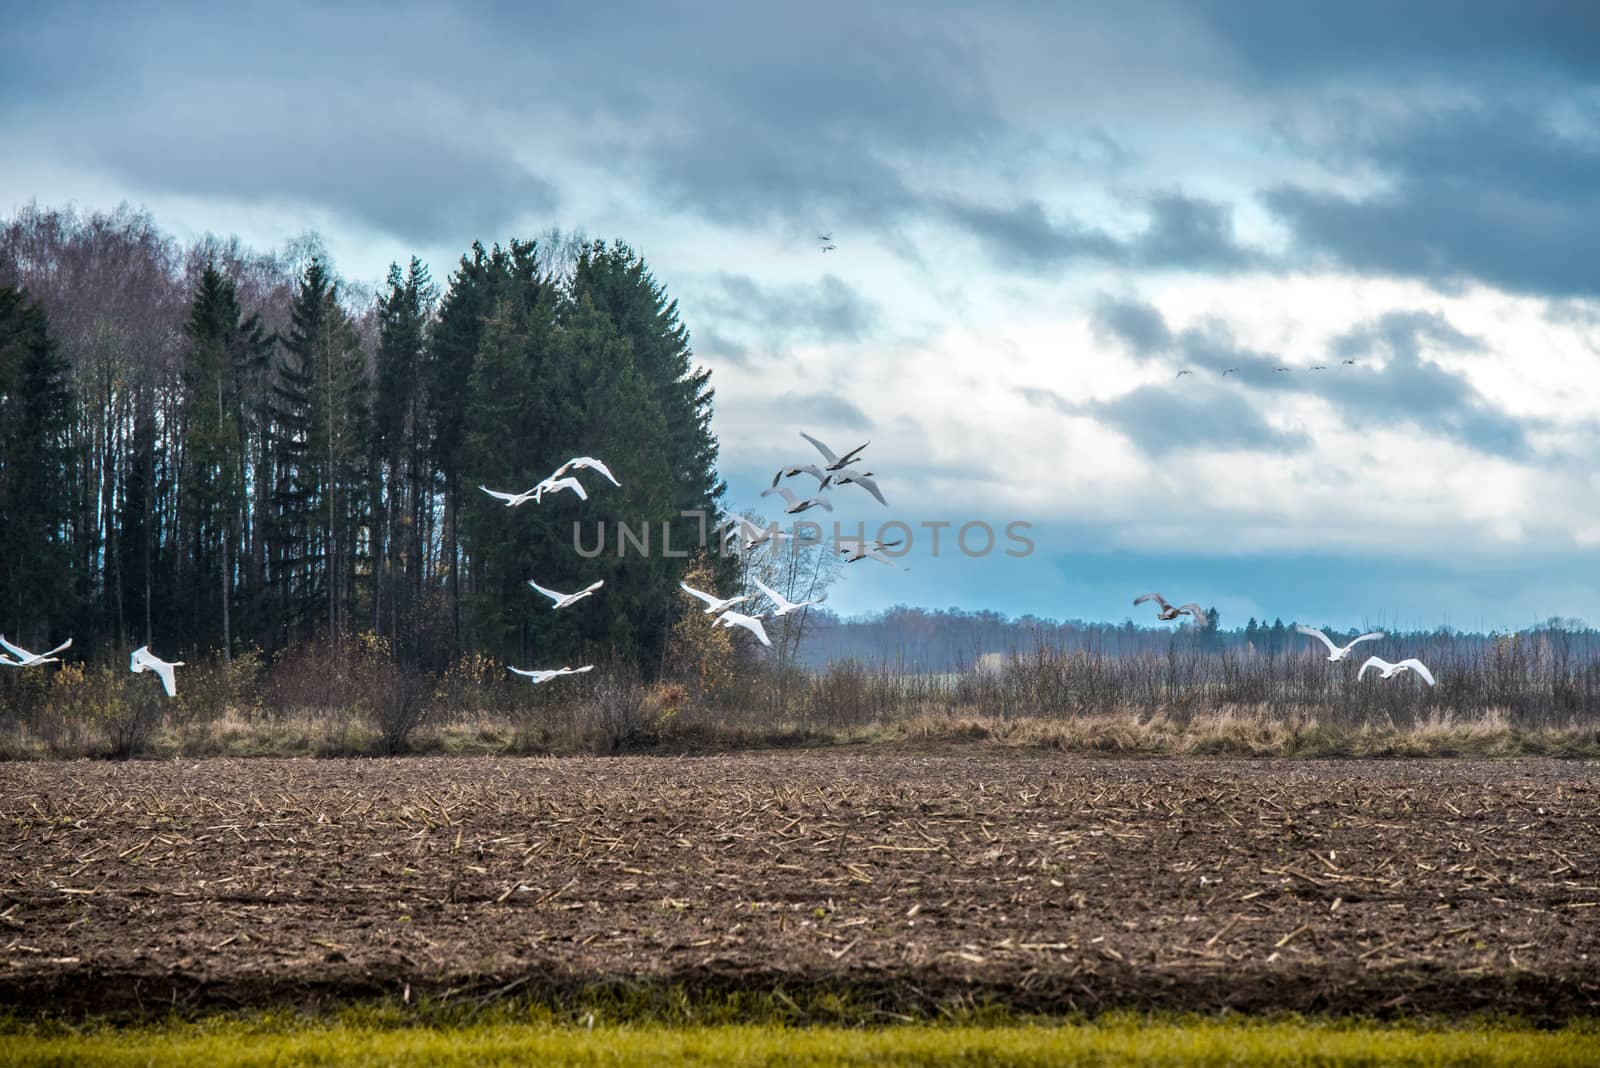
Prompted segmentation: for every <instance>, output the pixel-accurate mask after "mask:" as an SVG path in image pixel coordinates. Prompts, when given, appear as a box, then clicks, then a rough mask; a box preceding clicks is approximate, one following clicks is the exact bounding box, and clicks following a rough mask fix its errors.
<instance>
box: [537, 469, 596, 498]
mask: <svg viewBox="0 0 1600 1068" xmlns="http://www.w3.org/2000/svg"><path fill="white" fill-rule="evenodd" d="M562 490H571V491H572V492H573V493H576V494H577V495H578V500H580V501H586V500H588V499H589V494H588V493H586V492H584V489H583V483H582V482H579V481H578V480H577V479H575V478H572V477H570V476H569V477H567V478H560V477H558V475H551V476H550V477H549V478H547V479H545V480H544V481H543V482H541V483H539V484H538V485H537V486H535V487H533V489H532V491H531V492H532V493H533V500H534V503H535V504H543V503H544V495H545V494H546V493H560V492H561V491H562Z"/></svg>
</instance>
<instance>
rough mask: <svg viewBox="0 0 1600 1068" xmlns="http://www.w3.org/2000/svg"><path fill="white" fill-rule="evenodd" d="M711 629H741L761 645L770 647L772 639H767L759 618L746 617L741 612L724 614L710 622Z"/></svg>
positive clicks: (765, 630)
mask: <svg viewBox="0 0 1600 1068" xmlns="http://www.w3.org/2000/svg"><path fill="white" fill-rule="evenodd" d="M711 625H712V626H713V627H743V628H744V629H745V630H747V631H749V632H750V633H751V634H754V635H755V636H756V638H757V639H758V640H759V641H760V642H761V644H762V645H765V646H767V647H769V648H770V647H771V646H772V639H771V638H769V637H767V628H765V627H763V626H762V625H761V617H760V616H747V615H745V614H744V613H743V612H732V611H729V612H724V613H722V614H721V615H720V616H718V617H717V618H716V619H715V620H713V621H712V623H711Z"/></svg>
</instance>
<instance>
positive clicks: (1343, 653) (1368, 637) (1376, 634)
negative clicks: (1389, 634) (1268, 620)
mask: <svg viewBox="0 0 1600 1068" xmlns="http://www.w3.org/2000/svg"><path fill="white" fill-rule="evenodd" d="M1294 629H1295V630H1297V631H1299V632H1300V633H1301V634H1304V635H1306V636H1307V637H1309V638H1315V639H1317V640H1318V641H1320V642H1321V643H1322V644H1323V645H1326V646H1327V647H1328V663H1330V664H1335V663H1338V662H1339V661H1340V660H1343V659H1344V658H1345V657H1347V656H1349V655H1350V650H1352V649H1354V648H1355V647H1356V643H1357V642H1370V641H1373V640H1374V639H1376V638H1382V637H1385V635H1384V633H1383V631H1381V630H1375V631H1372V632H1371V633H1369V634H1363V635H1362V636H1361V637H1359V638H1354V639H1352V640H1351V642H1350V644H1349V645H1346V646H1344V647H1342V648H1341V647H1340V646H1337V645H1335V644H1333V639H1332V638H1329V637H1328V636H1327V635H1326V634H1324V633H1322V632H1321V631H1320V630H1318V629H1317V628H1316V627H1305V626H1301V625H1300V624H1299V623H1296V624H1295V625H1294Z"/></svg>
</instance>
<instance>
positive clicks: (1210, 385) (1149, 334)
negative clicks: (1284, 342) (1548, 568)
mask: <svg viewBox="0 0 1600 1068" xmlns="http://www.w3.org/2000/svg"><path fill="white" fill-rule="evenodd" d="M1091 321H1092V322H1093V323H1094V328H1095V329H1096V331H1097V333H1099V334H1100V336H1102V337H1106V338H1109V339H1111V340H1114V341H1116V342H1118V343H1120V344H1121V345H1123V346H1124V347H1125V348H1127V349H1128V351H1129V352H1131V353H1132V354H1134V355H1137V356H1140V357H1142V358H1147V359H1148V358H1151V357H1153V356H1159V355H1166V354H1170V356H1171V358H1172V360H1173V364H1174V366H1175V367H1179V368H1183V367H1187V368H1189V369H1191V370H1193V371H1194V372H1195V375H1192V376H1185V377H1184V378H1182V379H1177V380H1175V381H1174V382H1173V383H1172V384H1171V385H1169V386H1162V387H1155V386H1146V387H1143V388H1144V389H1145V390H1150V391H1155V392H1157V393H1175V394H1181V393H1183V391H1185V390H1193V391H1197V397H1198V401H1199V402H1202V403H1206V404H1211V403H1214V400H1213V395H1214V394H1213V390H1214V388H1218V389H1220V388H1231V389H1234V390H1249V391H1250V392H1251V393H1254V394H1266V395H1272V394H1278V395H1287V394H1304V395H1312V396H1317V397H1320V398H1322V399H1323V400H1325V401H1327V402H1328V403H1329V404H1331V405H1333V406H1334V407H1335V408H1336V409H1337V410H1338V411H1339V412H1340V414H1341V415H1342V417H1343V418H1344V419H1345V420H1346V421H1347V422H1349V423H1350V424H1351V425H1352V426H1359V427H1373V426H1382V425H1387V424H1394V423H1403V424H1409V425H1412V426H1415V427H1417V428H1418V429H1420V430H1422V431H1424V432H1425V433H1430V434H1436V435H1439V436H1442V437H1445V438H1449V439H1451V440H1453V441H1457V442H1459V443H1461V444H1464V445H1467V446H1469V447H1470V448H1473V449H1476V450H1478V451H1479V452H1482V453H1485V454H1487V455H1493V456H1504V457H1508V458H1512V459H1522V458H1526V457H1527V456H1528V455H1529V452H1530V445H1529V442H1528V432H1529V431H1530V430H1534V429H1537V428H1539V427H1540V426H1541V425H1542V424H1541V423H1539V422H1538V421H1536V420H1522V419H1518V418H1516V417H1514V416H1512V415H1509V414H1507V413H1506V412H1504V411H1502V410H1501V409H1499V408H1498V407H1496V406H1495V405H1494V403H1493V402H1492V401H1491V400H1490V399H1489V398H1487V397H1484V396H1483V395H1482V394H1480V393H1479V392H1478V391H1477V390H1476V389H1474V388H1473V387H1472V385H1471V384H1470V383H1469V382H1468V381H1467V380H1466V378H1464V377H1463V376H1461V375H1459V374H1456V373H1455V372H1453V371H1450V370H1447V369H1446V368H1444V367H1441V366H1440V365H1439V364H1437V363H1435V362H1433V361H1432V360H1430V359H1429V358H1428V357H1427V352H1428V351H1429V350H1430V349H1437V350H1445V351H1451V352H1482V351H1483V343H1482V342H1481V341H1480V340H1478V339H1477V338H1475V337H1473V336H1471V335H1469V334H1466V333H1463V332H1462V331H1461V330H1459V329H1457V328H1456V327H1455V326H1453V325H1452V324H1451V323H1450V322H1449V320H1447V319H1445V318H1444V317H1443V316H1441V315H1438V314H1437V313H1434V312H1423V311H1406V312H1391V313H1388V314H1386V315H1383V316H1380V317H1378V318H1377V319H1374V320H1372V321H1370V322H1366V323H1362V324H1359V325H1357V326H1355V327H1353V328H1352V329H1350V330H1348V331H1346V332H1345V333H1343V334H1341V335H1339V336H1338V337H1336V338H1334V339H1333V340H1332V341H1331V342H1330V343H1329V347H1328V353H1327V356H1326V358H1325V360H1324V361H1319V362H1322V363H1323V365H1324V366H1325V367H1326V368H1327V369H1326V370H1324V371H1313V370H1311V369H1310V367H1309V366H1308V365H1307V364H1306V362H1305V360H1304V359H1293V360H1291V359H1287V358H1285V357H1282V356H1278V355H1275V354H1273V353H1268V352H1261V351H1258V350H1254V349H1251V348H1248V347H1246V346H1243V345H1240V344H1239V343H1238V342H1237V340H1236V339H1235V338H1234V337H1233V335H1232V332H1231V331H1230V330H1229V329H1228V328H1227V326H1226V324H1223V323H1220V322H1216V321H1211V322H1207V323H1204V324H1202V325H1201V326H1198V327H1191V328H1189V329H1186V330H1182V331H1179V332H1176V333H1174V332H1173V331H1172V329H1171V327H1170V326H1169V325H1168V324H1167V322H1166V319H1165V318H1164V317H1163V316H1162V314H1161V312H1160V309H1158V308H1156V307H1155V306H1154V305H1151V304H1148V303H1145V302H1143V301H1139V300H1136V299H1130V298H1109V297H1108V298H1103V299H1102V300H1101V301H1100V303H1099V304H1097V305H1096V307H1095V308H1094V309H1093V310H1092V311H1091ZM1345 360H1353V361H1354V363H1352V364H1346V363H1345V362H1344V361H1345ZM1279 367H1287V368H1288V370H1287V371H1279V370H1278V368H1279ZM1230 370H1231V373H1230V374H1227V375H1224V374H1223V372H1224V371H1230ZM1138 392H1139V391H1138V390H1135V391H1134V393H1132V394H1128V395H1127V396H1128V397H1134V394H1136V393H1138ZM1122 400H1123V398H1118V400H1117V401H1113V402H1110V403H1113V404H1115V403H1118V402H1120V401H1122ZM1163 403H1167V402H1158V401H1156V400H1154V399H1152V397H1150V396H1146V397H1144V398H1136V399H1135V400H1134V401H1130V402H1129V404H1128V407H1127V410H1125V411H1123V412H1121V413H1117V412H1113V413H1110V414H1112V415H1113V416H1118V415H1120V416H1121V417H1122V418H1124V419H1126V418H1131V417H1134V416H1138V415H1146V416H1149V417H1151V418H1154V417H1155V415H1157V414H1159V413H1160V411H1161V409H1160V407H1159V406H1160V404H1163ZM1240 403H1241V404H1243V403H1244V402H1243V401H1241V402H1240ZM1246 408H1248V405H1246ZM1269 429H1270V428H1269ZM1258 433H1259V430H1258V429H1251V430H1247V431H1245V433H1244V436H1245V437H1246V438H1249V437H1253V436H1256V435H1257V434H1258Z"/></svg>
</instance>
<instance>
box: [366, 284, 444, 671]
mask: <svg viewBox="0 0 1600 1068" xmlns="http://www.w3.org/2000/svg"><path fill="white" fill-rule="evenodd" d="M432 301H433V286H432V283H431V282H430V280H429V278H428V269H427V268H426V267H424V266H423V265H422V262H421V261H420V260H418V259H416V258H415V257H412V260H411V265H410V267H409V268H408V270H407V271H406V273H405V275H404V276H403V277H402V275H401V273H400V267H399V265H398V264H391V265H390V267H389V291H388V292H387V293H386V294H385V295H384V296H383V297H382V298H380V300H379V303H378V350H377V359H376V363H377V379H376V383H375V386H374V399H373V428H372V429H373V446H374V457H373V458H374V462H375V465H376V466H377V468H378V470H377V472H376V474H377V477H376V478H374V480H373V483H372V484H373V488H374V499H373V509H374V515H373V520H374V535H373V550H374V557H375V559H374V573H375V579H376V581H375V583H374V587H373V612H374V629H376V630H377V631H378V632H379V633H384V634H389V635H392V636H395V637H396V638H397V639H398V638H399V637H400V632H401V628H402V625H404V627H405V628H406V630H407V631H408V632H414V631H415V620H414V618H413V614H414V613H415V611H416V606H417V604H418V603H419V601H420V599H421V594H422V582H423V576H424V568H425V561H424V558H423V557H424V543H423V538H424V537H425V527H426V524H427V518H428V513H429V511H430V503H431V502H430V498H429V493H428V485H427V483H428V481H429V479H428V466H427V459H428V458H427V454H426V450H427V444H428V443H427V437H426V435H427V432H428V420H427V404H428V398H427V394H426V392H425V386H426V385H428V377H429V376H428V375H427V374H426V371H427V368H428V358H429V347H428V316H429V313H430V311H431V305H432ZM402 620H404V621H405V622H404V624H402ZM403 644H405V645H406V646H408V647H410V646H412V645H413V641H412V640H411V636H408V640H407V641H406V642H404V643H403Z"/></svg>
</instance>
